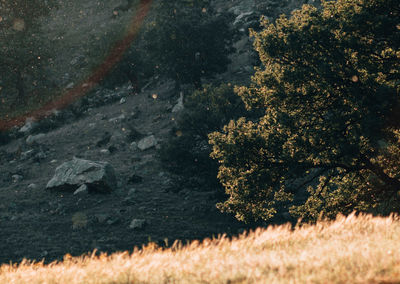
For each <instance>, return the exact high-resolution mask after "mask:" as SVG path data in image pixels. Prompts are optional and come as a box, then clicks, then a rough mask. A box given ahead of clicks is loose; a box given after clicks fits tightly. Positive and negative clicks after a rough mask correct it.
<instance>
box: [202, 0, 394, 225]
mask: <svg viewBox="0 0 400 284" xmlns="http://www.w3.org/2000/svg"><path fill="white" fill-rule="evenodd" d="M399 5H400V4H399V2H398V1H397V0H337V1H326V2H323V5H322V8H321V9H317V8H315V7H313V6H310V5H304V6H303V7H302V9H301V10H297V11H294V12H293V13H292V15H291V16H290V17H289V18H287V17H285V16H281V17H280V18H278V19H277V20H276V21H275V23H269V22H268V21H267V20H265V19H264V20H263V21H262V23H261V25H262V30H261V31H260V32H258V33H257V32H254V31H253V32H252V33H251V34H252V36H253V37H254V39H255V41H254V46H255V49H256V50H257V52H258V54H259V57H260V60H261V62H262V68H259V69H258V70H257V71H256V73H255V75H254V76H253V78H252V82H253V83H252V84H251V85H250V86H249V87H238V88H237V90H236V91H237V93H238V94H239V95H240V96H241V98H242V99H243V101H244V102H245V104H246V106H247V108H248V109H261V110H263V115H262V116H260V117H259V118H258V119H246V118H241V119H238V120H236V121H231V122H230V123H229V124H228V125H227V126H225V128H224V131H222V132H215V133H213V134H211V135H210V142H211V143H212V145H213V153H212V156H213V157H214V158H215V159H217V160H218V162H219V164H220V168H219V174H218V177H219V179H220V181H221V182H222V184H223V185H224V187H225V189H226V193H227V194H228V195H229V198H228V200H226V201H225V202H224V203H221V204H219V207H220V209H222V210H224V211H228V212H233V213H235V214H236V217H237V218H238V219H240V220H245V221H248V220H252V219H259V218H261V219H264V220H268V219H270V218H272V217H273V216H274V215H275V214H276V213H277V212H278V211H279V210H281V211H290V213H291V214H292V215H293V216H295V217H302V218H304V219H306V220H315V219H317V218H318V217H319V216H321V215H322V216H326V217H333V216H335V215H336V214H337V213H339V212H341V213H344V214H347V213H350V212H352V211H353V210H358V211H368V212H375V213H389V212H393V211H398V210H399V209H400V129H399V128H400V123H399V121H398V120H396V119H395V118H396V117H398V116H396V113H397V112H398V111H399V109H400V108H399V91H400V87H399V86H400V85H399V82H400V68H399V67H400V66H399V65H400V64H399V62H400V60H399V59H400V50H399V46H400V22H399V19H400V17H399V16H400V15H399V13H400V7H399ZM396 111H397V112H396Z"/></svg>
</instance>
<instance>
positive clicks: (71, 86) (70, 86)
mask: <svg viewBox="0 0 400 284" xmlns="http://www.w3.org/2000/svg"><path fill="white" fill-rule="evenodd" d="M74 86H75V84H74V83H73V82H71V83H69V84H68V85H67V86H66V87H65V88H66V89H67V90H68V89H72V88H73V87H74Z"/></svg>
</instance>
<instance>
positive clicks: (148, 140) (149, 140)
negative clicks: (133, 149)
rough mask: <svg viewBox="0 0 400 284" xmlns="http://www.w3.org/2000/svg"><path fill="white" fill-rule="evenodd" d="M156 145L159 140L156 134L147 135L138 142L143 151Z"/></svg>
mask: <svg viewBox="0 0 400 284" xmlns="http://www.w3.org/2000/svg"><path fill="white" fill-rule="evenodd" d="M156 145H157V140H156V138H155V137H154V135H150V136H147V137H145V138H143V139H142V140H140V141H139V142H138V143H137V147H138V148H139V149H140V150H142V151H144V150H147V149H150V148H152V147H155V146H156Z"/></svg>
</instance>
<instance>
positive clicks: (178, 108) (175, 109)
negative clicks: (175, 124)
mask: <svg viewBox="0 0 400 284" xmlns="http://www.w3.org/2000/svg"><path fill="white" fill-rule="evenodd" d="M183 108H184V107H183V93H182V92H181V93H180V95H179V99H178V100H177V102H176V105H175V106H174V107H173V108H172V112H173V113H176V112H180V111H182V110H183Z"/></svg>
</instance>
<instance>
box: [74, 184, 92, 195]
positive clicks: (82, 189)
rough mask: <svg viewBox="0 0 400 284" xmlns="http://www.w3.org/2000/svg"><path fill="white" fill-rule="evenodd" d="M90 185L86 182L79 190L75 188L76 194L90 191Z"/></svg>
mask: <svg viewBox="0 0 400 284" xmlns="http://www.w3.org/2000/svg"><path fill="white" fill-rule="evenodd" d="M88 192H89V190H88V187H87V186H86V184H82V185H81V186H80V187H79V188H78V189H77V190H75V192H74V195H77V194H81V193H88Z"/></svg>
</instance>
